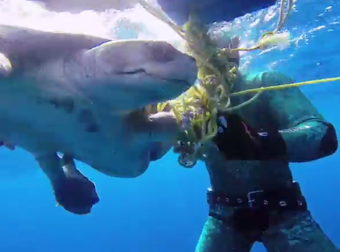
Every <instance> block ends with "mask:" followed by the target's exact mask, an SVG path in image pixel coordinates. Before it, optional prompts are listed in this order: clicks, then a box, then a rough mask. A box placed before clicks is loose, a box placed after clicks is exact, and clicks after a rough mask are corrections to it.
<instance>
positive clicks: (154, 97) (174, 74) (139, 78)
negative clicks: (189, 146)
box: [83, 40, 198, 109]
mask: <svg viewBox="0 0 340 252" xmlns="http://www.w3.org/2000/svg"><path fill="white" fill-rule="evenodd" d="M84 56H85V57H84V58H83V59H84V61H85V63H86V65H87V66H91V67H90V68H89V67H87V69H91V70H89V72H88V78H87V80H88V81H90V82H92V84H89V89H91V94H92V95H95V96H98V98H100V99H101V101H107V102H108V100H110V102H111V103H114V104H112V105H116V106H115V107H116V108H125V109H127V108H132V109H134V108H139V107H142V106H145V105H148V104H155V103H158V102H163V101H166V100H171V99H174V98H176V97H178V96H179V95H181V94H182V93H183V92H185V91H186V90H188V89H189V88H190V87H191V86H192V85H193V84H194V83H195V81H196V79H197V71H198V68H197V65H196V61H195V60H194V59H193V58H192V57H191V56H189V55H187V54H184V53H182V52H180V51H178V50H177V49H175V48H174V47H173V46H172V45H170V44H169V43H167V42H162V41H142V40H127V41H118V42H107V43H104V44H102V45H100V46H97V47H95V48H93V49H91V50H88V51H86V52H85V53H84ZM87 71H88V70H87ZM117 103H120V106H118V107H117Z"/></svg>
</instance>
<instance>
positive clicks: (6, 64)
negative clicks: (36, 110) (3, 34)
mask: <svg viewBox="0 0 340 252" xmlns="http://www.w3.org/2000/svg"><path fill="white" fill-rule="evenodd" d="M11 73H12V63H11V61H10V60H9V59H8V58H7V57H6V56H5V55H4V54H3V53H1V52H0V77H8V76H9V75H10V74H11Z"/></svg>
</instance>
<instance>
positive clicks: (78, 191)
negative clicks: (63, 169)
mask: <svg viewBox="0 0 340 252" xmlns="http://www.w3.org/2000/svg"><path fill="white" fill-rule="evenodd" d="M53 189H54V194H55V198H56V200H57V202H58V204H60V205H61V206H63V207H64V208H65V209H66V210H67V211H69V212H72V213H74V214H88V213H90V212H91V209H92V206H94V205H95V204H96V203H98V202H99V197H98V194H97V192H96V188H95V185H94V184H93V183H92V182H91V181H90V180H89V179H87V178H86V177H79V176H75V177H68V178H66V179H62V180H60V181H58V182H57V183H55V184H54V185H53Z"/></svg>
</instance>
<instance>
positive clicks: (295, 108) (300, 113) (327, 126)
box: [259, 72, 338, 162]
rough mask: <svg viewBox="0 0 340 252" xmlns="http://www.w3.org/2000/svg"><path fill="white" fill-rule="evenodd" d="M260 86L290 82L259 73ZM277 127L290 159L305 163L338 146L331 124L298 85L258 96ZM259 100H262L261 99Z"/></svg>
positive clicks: (282, 76) (285, 77)
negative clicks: (266, 106) (265, 104)
mask: <svg viewBox="0 0 340 252" xmlns="http://www.w3.org/2000/svg"><path fill="white" fill-rule="evenodd" d="M259 78H260V81H261V82H262V86H273V85H282V84H287V83H292V82H293V81H292V79H290V78H288V77H287V76H284V75H283V74H280V73H277V72H265V73H262V74H261V75H259ZM260 99H261V100H263V102H266V103H267V104H268V108H267V109H268V111H267V113H268V115H269V116H270V117H271V118H272V119H274V121H275V122H276V123H277V126H278V128H279V134H280V135H281V136H282V138H283V140H284V142H285V145H286V151H287V154H286V155H287V158H288V161H289V162H308V161H312V160H316V159H319V158H323V157H326V156H329V155H331V154H333V153H334V152H335V151H336V150H337V148H338V140H337V136H336V131H335V128H334V126H333V125H332V124H331V123H329V122H327V121H325V119H324V118H323V117H322V116H321V115H320V113H319V112H318V111H317V109H316V108H315V107H314V106H313V104H312V103H311V102H310V101H309V100H308V99H307V98H306V97H305V95H304V94H303V93H302V92H301V91H300V89H299V88H288V89H283V90H277V91H269V92H266V93H264V94H262V97H261V98H260ZM261 102H262V101H261Z"/></svg>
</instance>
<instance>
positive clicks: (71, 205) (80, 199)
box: [34, 153, 99, 214]
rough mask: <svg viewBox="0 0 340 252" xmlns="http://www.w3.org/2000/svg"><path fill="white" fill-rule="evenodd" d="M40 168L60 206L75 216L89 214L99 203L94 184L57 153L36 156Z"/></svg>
mask: <svg viewBox="0 0 340 252" xmlns="http://www.w3.org/2000/svg"><path fill="white" fill-rule="evenodd" d="M34 156H35V159H36V160H37V161H38V163H39V166H40V168H41V169H42V170H43V172H44V173H45V174H46V175H47V177H48V178H49V180H50V182H51V184H52V187H53V190H54V194H55V198H56V200H57V202H58V204H60V205H62V206H63V207H64V208H65V209H66V210H68V211H70V212H72V213H75V214H87V213H90V212H91V208H92V206H93V205H94V204H96V203H97V202H98V201H99V198H98V195H97V193H96V190H95V186H94V184H93V183H92V182H91V181H90V180H88V179H87V178H86V177H85V176H83V175H82V174H81V173H80V172H79V171H78V170H77V169H76V168H75V165H74V162H73V159H71V160H72V162H70V163H65V161H64V160H63V161H64V169H63V162H62V160H61V159H60V158H59V157H58V155H57V154H56V153H50V154H46V153H44V154H35V155H34Z"/></svg>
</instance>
